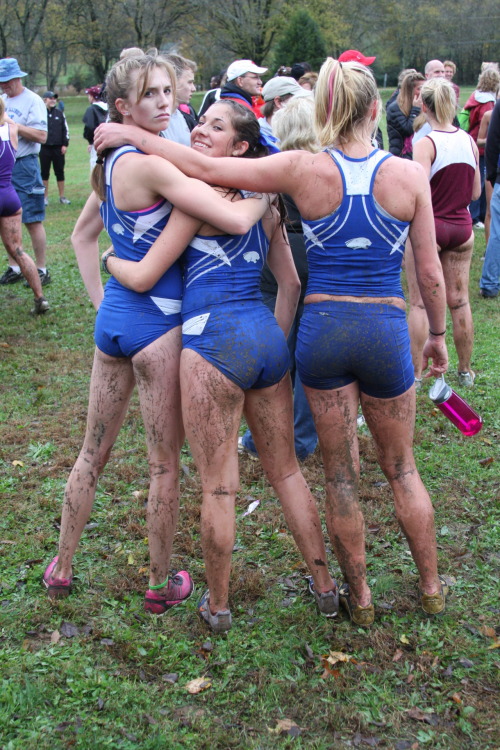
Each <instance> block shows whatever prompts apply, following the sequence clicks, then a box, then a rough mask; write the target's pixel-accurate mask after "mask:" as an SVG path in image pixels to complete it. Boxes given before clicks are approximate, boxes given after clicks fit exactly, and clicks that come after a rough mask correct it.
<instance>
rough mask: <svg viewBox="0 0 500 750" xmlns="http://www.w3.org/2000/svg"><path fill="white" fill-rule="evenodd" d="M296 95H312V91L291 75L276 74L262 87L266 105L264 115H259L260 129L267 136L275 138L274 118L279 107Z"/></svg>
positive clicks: (263, 110)
mask: <svg viewBox="0 0 500 750" xmlns="http://www.w3.org/2000/svg"><path fill="white" fill-rule="evenodd" d="M295 96H304V97H309V98H311V97H312V92H311V91H309V90H308V89H304V88H302V86H300V85H299V84H298V83H297V81H296V80H295V78H292V77H291V76H275V77H274V78H271V80H270V81H268V82H267V83H266V84H265V86H264V88H263V89H262V98H263V99H264V106H263V107H262V117H259V125H260V130H261V132H262V133H264V134H265V135H266V136H269V137H271V138H274V134H273V127H272V122H271V121H272V118H273V115H274V113H275V112H277V111H278V109H282V107H284V106H285V104H286V102H287V101H288V100H289V99H292V98H293V97H295Z"/></svg>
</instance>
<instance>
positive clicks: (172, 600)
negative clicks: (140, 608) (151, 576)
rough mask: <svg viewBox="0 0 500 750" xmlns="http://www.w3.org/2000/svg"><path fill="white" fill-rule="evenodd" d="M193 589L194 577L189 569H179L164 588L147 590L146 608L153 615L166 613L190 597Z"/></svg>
mask: <svg viewBox="0 0 500 750" xmlns="http://www.w3.org/2000/svg"><path fill="white" fill-rule="evenodd" d="M193 591H194V583H193V579H192V578H191V576H190V575H189V573H188V572H187V570H179V572H178V573H176V574H175V575H174V576H171V577H170V578H169V579H168V584H167V586H165V588H164V589H163V590H160V591H154V590H153V589H148V590H147V591H146V597H145V599H144V609H145V610H146V612H150V613H151V614H152V615H164V614H165V612H166V611H167V610H168V609H170V608H171V607H174V606H175V605H176V604H181V603H182V602H185V601H186V600H187V599H189V597H190V596H191V594H192V593H193Z"/></svg>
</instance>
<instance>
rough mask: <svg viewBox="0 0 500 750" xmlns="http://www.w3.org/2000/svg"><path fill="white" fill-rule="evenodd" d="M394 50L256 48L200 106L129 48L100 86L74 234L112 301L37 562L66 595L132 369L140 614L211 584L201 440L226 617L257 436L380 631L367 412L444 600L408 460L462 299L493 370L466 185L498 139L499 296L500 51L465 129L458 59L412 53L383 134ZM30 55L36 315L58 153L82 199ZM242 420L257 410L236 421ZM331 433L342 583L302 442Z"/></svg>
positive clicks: (173, 75) (466, 328)
mask: <svg viewBox="0 0 500 750" xmlns="http://www.w3.org/2000/svg"><path fill="white" fill-rule="evenodd" d="M374 61H375V58H374V57H367V56H365V55H363V54H362V53H361V52H359V51H357V50H347V51H346V52H344V53H343V54H342V55H340V56H339V59H338V60H336V59H333V58H327V60H326V61H325V62H324V64H323V65H322V67H321V70H320V71H319V74H317V73H315V72H314V71H312V70H311V69H310V66H308V65H307V63H297V64H296V65H295V66H291V67H290V68H286V67H283V68H280V69H279V70H278V72H277V74H276V76H274V77H272V78H270V79H269V80H268V81H267V83H266V84H265V85H263V81H262V76H264V75H265V74H266V73H267V72H268V71H267V69H266V68H263V67H260V66H258V65H256V64H255V63H254V62H253V61H251V60H236V61H234V62H233V63H232V64H231V65H229V67H228V69H227V71H226V72H225V75H224V77H223V78H219V79H217V80H213V84H214V85H213V87H212V89H211V90H210V91H209V92H208V93H207V95H206V96H205V99H204V101H203V103H202V106H201V109H200V111H199V113H198V115H197V114H196V113H195V111H194V110H193V108H192V107H191V105H190V100H191V96H192V94H193V92H194V90H195V87H194V76H195V73H196V64H195V63H194V62H193V61H191V60H188V59H187V58H184V57H182V56H180V55H176V54H175V55H165V56H162V55H159V54H158V53H157V52H156V50H149V51H148V52H143V51H142V50H140V49H137V48H132V49H128V50H124V51H123V52H122V55H121V57H120V60H119V61H118V62H117V63H115V65H114V66H113V67H112V69H111V70H110V72H109V74H108V76H107V78H106V82H105V85H104V86H101V85H99V86H94V87H91V88H90V89H88V90H87V94H88V97H89V107H88V109H87V110H86V112H85V114H84V118H83V121H84V125H85V130H84V137H85V138H86V139H87V141H88V143H89V151H90V158H91V167H92V187H93V192H92V194H91V195H90V197H89V199H88V201H87V203H86V205H85V207H84V209H83V211H82V213H81V215H80V218H79V219H78V222H77V224H76V226H75V229H74V232H73V236H72V242H73V246H74V249H75V252H76V256H77V261H78V265H79V268H80V271H81V274H82V278H83V281H84V283H85V286H86V288H87V291H88V293H89V296H90V299H91V300H92V302H93V304H94V307H95V308H96V312H97V317H96V325H95V343H96V349H95V356H94V365H93V370H92V375H91V385H90V397H89V407H88V421H87V429H86V434H85V439H84V443H83V447H82V449H81V452H80V455H79V457H78V459H77V461H76V463H75V466H74V467H73V470H72V472H71V474H70V476H69V479H68V482H67V485H66V491H65V496H64V502H63V510H62V518H61V531H60V540H59V550H58V554H57V555H56V557H54V558H53V560H52V561H51V562H50V563H49V565H48V566H47V568H46V570H45V573H44V575H43V583H44V584H45V586H46V588H47V590H48V593H49V596H51V597H53V598H58V597H64V596H67V595H68V594H69V593H70V592H71V589H72V584H73V571H72V563H73V557H74V554H75V551H76V548H77V545H78V543H79V540H80V538H81V535H82V533H83V530H84V527H85V524H86V523H87V521H88V518H89V516H90V513H91V510H92V504H93V501H94V497H95V491H96V486H97V481H98V477H99V475H100V473H101V472H102V471H103V469H104V467H105V465H106V462H107V460H108V458H109V455H110V452H111V449H112V447H113V444H114V442H115V440H116V437H117V435H118V432H119V430H120V427H121V425H122V423H123V420H124V418H125V415H126V412H127V408H128V404H129V400H130V396H131V393H132V390H133V388H134V386H135V385H137V388H138V392H139V399H140V403H141V412H142V417H143V421H144V426H145V435H146V445H147V450H148V459H149V467H150V488H149V496H148V504H147V524H148V542H149V552H150V572H149V582H148V588H147V591H146V594H145V601H144V607H145V610H146V611H148V612H150V613H153V614H163V613H165V612H166V611H168V609H169V608H171V607H172V606H174V605H176V604H179V603H181V602H183V601H186V600H187V599H188V598H189V597H190V596H191V594H192V592H193V590H194V582H193V580H192V578H191V576H190V574H189V572H188V571H186V570H182V571H178V572H175V573H174V574H172V575H171V574H170V557H171V553H172V546H173V540H174V534H175V528H176V523H177V518H178V509H179V455H180V450H181V447H182V443H183V441H184V437H185V436H186V437H187V439H188V442H189V446H190V449H191V452H192V455H193V458H194V461H195V463H196V466H197V469H198V471H199V474H200V478H201V484H202V500H201V541H202V549H203V557H204V562H205V572H206V580H207V584H208V589H207V591H206V592H205V593H204V594H203V595H202V596H201V599H200V601H199V604H198V612H199V615H200V617H201V618H202V620H203V621H204V622H206V623H207V625H208V626H209V627H210V628H211V629H212V630H213V631H214V632H218V633H223V632H226V631H227V630H229V629H230V627H231V626H232V616H231V610H230V602H229V598H228V597H229V595H228V590H229V575H230V568H231V553H232V549H233V546H234V538H235V499H236V493H237V491H238V485H239V478H238V477H239V475H238V451H239V450H240V451H241V450H248V451H250V452H253V453H256V454H258V456H259V459H260V461H261V463H262V467H263V469H264V472H265V474H266V476H267V478H268V480H269V482H270V483H271V485H272V486H273V488H274V490H275V492H276V494H277V496H278V498H279V500H280V503H281V506H282V509H283V513H284V516H285V519H286V522H287V525H288V527H289V529H290V531H291V533H292V535H293V537H294V540H295V542H296V544H297V547H298V549H299V551H300V553H301V554H302V556H303V558H304V561H305V563H306V565H307V567H308V570H309V576H308V588H309V591H310V593H311V595H312V597H313V599H314V601H315V603H316V605H317V608H318V610H319V612H320V613H321V614H323V615H325V616H326V617H335V616H336V615H337V612H338V609H339V604H342V606H343V607H344V608H345V610H346V612H347V613H348V615H349V617H350V618H351V620H352V621H353V622H354V623H355V624H357V625H360V626H363V627H369V626H370V625H371V624H372V623H373V622H374V618H375V607H374V602H373V600H372V595H371V591H370V588H369V585H368V581H367V575H366V553H365V524H364V519H363V514H362V508H361V504H360V501H359V492H358V485H359V472H360V465H359V464H360V461H359V445H358V430H357V427H358V416H359V411H360V410H361V412H362V414H363V417H364V419H365V420H366V424H367V426H368V428H369V430H370V432H371V434H372V437H373V440H374V443H375V447H376V452H377V457H378V460H379V464H380V467H381V469H382V471H383V472H384V474H385V476H386V478H387V480H388V482H389V485H390V487H391V490H392V493H393V498H394V506H395V511H396V516H397V519H398V522H399V524H400V527H401V530H402V532H403V534H404V535H405V537H406V539H407V541H408V545H409V548H410V551H411V554H412V557H413V560H414V562H415V565H416V568H417V570H418V574H419V584H418V585H419V591H420V603H421V606H422V608H423V610H424V612H425V613H426V614H428V615H437V614H441V613H442V612H443V611H444V609H445V605H446V596H447V593H448V587H447V585H446V582H445V580H444V578H443V577H442V576H440V575H439V573H438V567H437V545H436V533H435V528H434V513H433V508H432V503H431V500H430V497H429V494H428V492H427V490H426V488H425V487H424V485H423V483H422V480H421V478H420V476H419V473H418V470H417V467H416V464H415V459H414V456H413V431H414V422H415V411H416V392H417V390H418V388H419V387H420V386H421V382H422V376H423V372H424V371H427V373H426V376H427V377H429V376H434V377H438V376H441V375H442V374H444V373H445V372H446V371H447V368H448V354H447V348H446V343H445V333H446V305H447V304H448V306H449V308H450V312H451V318H452V323H453V338H454V343H455V346H456V349H457V355H458V370H459V372H458V377H459V382H460V384H461V385H463V386H469V387H470V386H473V384H474V378H475V374H474V372H473V371H472V369H471V358H472V346H473V325H472V315H471V310H470V303H469V289H468V287H469V269H470V263H471V257H472V251H473V245H474V232H473V219H474V217H473V216H472V215H471V212H470V211H469V205H470V204H471V202H472V201H475V200H477V199H479V198H480V194H481V172H482V171H483V170H482V163H481V151H480V150H478V146H479V149H481V148H484V146H485V165H486V176H487V179H488V180H489V181H490V182H491V183H495V187H494V189H493V191H492V198H491V232H490V236H489V241H488V247H487V252H486V259H485V265H484V269H483V277H482V279H481V293H482V294H483V296H487V297H493V296H496V295H497V294H498V271H499V251H498V248H499V244H500V198H499V195H500V193H499V191H498V190H497V188H499V186H500V176H499V177H498V178H497V167H498V155H499V151H500V135H499V134H500V110H499V105H498V104H497V105H496V106H495V109H494V110H493V112H492V111H491V110H492V109H493V104H494V98H496V93H497V92H498V88H499V84H500V75H499V74H498V69H497V68H496V67H495V66H494V65H492V64H488V66H487V67H486V68H485V70H484V71H482V73H481V75H480V78H479V83H478V89H477V90H476V92H475V93H474V95H473V96H472V97H471V98H470V99H469V100H468V102H467V103H466V106H465V109H467V110H470V117H469V122H470V127H469V132H466V131H465V130H464V129H460V128H459V127H458V125H457V120H456V118H457V112H458V94H459V91H458V87H457V86H456V85H455V84H453V82H452V78H453V76H454V75H455V73H456V66H455V65H454V63H453V62H452V61H445V62H444V63H442V62H441V61H439V60H431V61H429V62H428V63H427V65H426V66H425V73H424V74H421V73H419V72H418V71H417V70H415V69H407V70H405V71H402V74H401V76H400V78H399V82H398V89H397V91H396V92H395V93H394V94H393V96H392V97H391V99H390V100H389V102H388V105H387V130H388V137H389V151H384V150H383V148H382V145H383V144H382V133H381V131H380V129H379V121H380V117H381V113H382V103H381V99H380V95H379V92H378V89H377V84H376V81H375V78H374V75H373V72H372V70H371V68H370V66H371V65H372V64H373V62H374ZM25 75H26V74H25V73H23V72H22V71H21V70H20V68H19V65H18V63H17V61H16V60H14V59H13V58H7V59H4V60H1V61H0V82H1V84H2V87H3V89H4V93H5V94H6V100H5V109H6V113H7V116H5V117H4V116H3V113H1V111H0V135H1V138H2V143H3V144H5V145H4V149H3V152H2V155H1V158H0V164H1V166H2V167H3V176H4V178H5V180H8V181H9V182H10V180H11V179H12V184H13V185H14V188H16V190H17V194H18V195H19V199H18V202H17V203H16V201H15V200H14V199H13V197H12V195H11V199H12V204H11V205H10V204H9V205H8V207H7V208H5V204H4V208H3V213H2V216H1V217H0V233H1V236H2V239H3V241H4V244H5V245H6V249H7V251H8V254H9V258H10V261H9V262H10V265H9V269H8V270H7V272H6V273H5V274H4V276H3V277H2V278H1V279H0V283H2V284H5V283H13V282H14V281H17V280H18V278H20V277H21V275H24V276H25V277H26V279H27V280H28V283H29V284H30V286H31V287H32V289H33V292H34V295H35V312H37V313H40V312H45V310H46V309H48V303H47V301H46V300H45V299H44V297H43V295H41V285H42V284H44V283H48V282H49V281H50V275H49V274H48V271H47V269H46V266H45V255H44V252H45V244H44V243H45V233H44V230H43V223H42V222H43V218H44V217H43V209H44V203H45V205H46V204H47V193H46V189H47V184H48V180H49V172H50V166H51V164H53V166H54V171H55V174H56V179H57V183H58V190H59V196H60V201H61V203H68V202H69V201H68V199H67V198H66V197H65V193H64V154H65V150H66V148H67V146H68V143H69V133H68V132H67V126H66V124H65V118H64V113H63V112H61V110H60V109H57V107H56V105H57V96H56V95H55V94H54V92H52V91H47V92H46V94H45V95H44V97H43V101H42V100H41V99H40V97H37V95H36V94H34V93H33V92H30V91H29V90H28V89H26V88H25V87H24V86H23V85H22V80H21V79H22V78H23V77H24V76H25ZM495 82H496V83H495ZM495 86H496V88H495ZM493 91H494V92H495V97H493V98H492V92H493ZM486 94H487V96H486ZM38 99H40V102H41V103H42V106H43V108H44V109H45V112H44V111H43V109H42V107H40V105H39V102H38ZM24 100H27V101H29V105H28V104H26V105H24V109H23V107H22V106H21V105H22V102H24ZM490 104H491V106H489V105H490ZM56 110H57V111H56ZM33 112H35V113H36V114H33ZM22 113H24V114H22ZM28 114H29V116H30V117H31V119H28ZM486 115H487V116H488V117H487V119H486V120H485V119H484V118H485V117H486ZM105 120H107V122H105ZM15 122H17V123H18V124H17V125H16V124H15ZM47 122H49V123H52V125H51V128H49V133H52V136H51V137H50V138H47ZM476 126H477V127H476ZM487 126H489V132H488V137H487V139H486V127H487ZM159 136H160V137H159ZM17 138H19V142H21V139H24V146H25V147H27V148H28V149H29V151H28V153H26V154H24V152H21V156H19V150H20V146H19V147H18V148H19V150H18V155H17V159H16V161H15V162H14V153H15V148H16V139H17ZM46 138H47V140H46ZM478 140H479V141H480V142H479V143H478V144H476V142H477V141H478ZM40 144H44V145H43V146H42V152H41V154H40V162H41V165H42V172H41V178H40V180H39V183H40V184H39V188H38V190H37V189H36V183H34V184H35V187H34V188H32V189H29V190H27V189H26V182H27V179H28V177H27V176H26V174H25V171H26V170H29V171H30V178H31V180H32V181H36V180H37V179H38V177H39V174H40V173H39V166H38V157H37V151H38V150H39V147H40ZM7 146H8V147H7ZM241 159H245V163H244V168H243V169H242V162H241ZM21 160H22V163H21ZM495 160H496V161H495ZM18 163H19V164H20V167H19V168H18V170H17V171H18V172H20V174H17V175H16V167H17V166H18ZM9 164H10V167H9ZM21 167H22V169H23V170H24V172H22V171H21ZM9 168H10V172H9ZM37 170H38V171H37ZM15 177H16V178H17V183H16V182H15V181H14V178H15ZM497 179H498V181H497ZM5 180H4V182H5ZM23 180H24V182H23ZM23 184H24V193H23V192H22V191H21V192H20V189H21V188H22V187H23ZM132 184H133V185H134V190H133V191H131V190H130V189H129V186H130V185H132ZM18 185H19V186H20V189H18ZM451 188H453V189H451ZM14 193H15V191H14ZM23 196H24V198H23ZM16 197H17V196H16ZM19 200H20V203H19ZM23 200H24V201H25V202H23ZM21 204H22V207H23V213H22V221H23V223H25V224H26V226H27V228H28V231H29V233H30V235H31V239H32V242H33V248H34V251H35V255H36V259H37V266H38V274H37V273H36V268H35V264H34V263H33V261H32V260H31V259H30V258H29V256H27V255H26V253H24V252H23V250H22V247H21V246H20V242H19V247H16V246H12V245H8V244H7V242H6V239H5V236H6V235H7V231H6V230H4V227H6V226H7V223H8V224H9V225H10V224H12V225H13V224H14V221H15V224H16V226H18V230H19V233H20V226H21V209H20V205H21ZM479 216H480V215H479ZM103 229H105V230H106V231H107V233H108V235H109V236H110V238H111V241H112V247H111V248H110V249H109V250H107V251H106V252H105V253H104V254H103V257H102V264H103V268H104V270H105V271H106V272H107V273H109V274H111V278H110V280H109V281H108V282H107V284H106V286H105V288H104V289H103V286H102V282H101V275H100V270H99V256H98V237H99V235H100V233H101V232H102V231H103ZM42 237H43V239H44V242H42ZM37 251H38V254H37ZM15 261H17V264H16V263H15ZM403 261H404V265H405V271H406V277H407V281H408V288H409V303H410V312H409V320H408V322H407V319H406V303H405V299H404V293H403V288H402V284H401V271H402V267H403ZM14 277H15V278H14ZM37 295H38V296H37ZM44 305H45V307H44ZM42 307H43V309H42ZM37 308H40V309H37ZM243 416H244V417H245V419H246V423H247V425H248V430H247V432H246V433H245V434H244V435H243V436H242V437H241V438H239V432H240V424H241V419H242V417H243ZM318 441H319V446H320V451H321V456H322V460H323V465H324V471H325V487H326V507H325V518H326V525H327V531H328V536H329V539H330V543H331V545H332V548H333V550H334V553H335V558H336V559H335V563H336V565H338V568H339V570H340V574H341V576H342V581H340V580H339V581H338V582H337V581H336V580H335V578H334V577H332V575H331V574H330V564H329V561H328V559H327V553H326V548H325V542H324V538H323V532H322V527H321V521H320V514H319V511H318V508H317V505H316V502H315V499H314V497H313V495H312V494H311V492H310V490H309V487H308V486H307V483H306V482H305V480H304V477H303V474H302V472H301V468H300V465H299V463H298V460H297V457H299V458H300V459H303V458H305V457H306V456H307V455H309V454H310V453H312V452H313V451H314V450H315V447H316V444H317V442H318Z"/></svg>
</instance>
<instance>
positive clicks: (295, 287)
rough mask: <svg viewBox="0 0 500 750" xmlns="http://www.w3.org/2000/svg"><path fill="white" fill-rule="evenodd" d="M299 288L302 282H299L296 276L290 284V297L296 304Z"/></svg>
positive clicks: (298, 297) (300, 288)
mask: <svg viewBox="0 0 500 750" xmlns="http://www.w3.org/2000/svg"><path fill="white" fill-rule="evenodd" d="M301 290H302V284H301V283H300V279H299V277H298V276H297V278H296V279H294V282H293V284H292V285H291V294H292V299H294V300H295V302H296V304H298V302H299V299H300V292H301Z"/></svg>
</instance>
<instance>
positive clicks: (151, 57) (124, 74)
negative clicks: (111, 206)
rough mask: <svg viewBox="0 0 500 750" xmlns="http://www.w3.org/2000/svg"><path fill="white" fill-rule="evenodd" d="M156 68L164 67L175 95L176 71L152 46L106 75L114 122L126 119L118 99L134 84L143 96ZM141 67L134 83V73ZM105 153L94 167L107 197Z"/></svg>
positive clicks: (94, 181) (98, 190) (95, 181)
mask: <svg viewBox="0 0 500 750" xmlns="http://www.w3.org/2000/svg"><path fill="white" fill-rule="evenodd" d="M154 68H162V69H163V70H164V71H165V73H167V75H168V76H169V78H170V82H171V86H172V93H173V95H174V99H175V71H174V69H173V67H172V66H171V65H170V63H169V62H167V60H165V58H163V57H161V56H160V55H158V52H157V51H156V49H151V50H148V52H147V53H145V54H143V55H141V56H134V55H132V56H129V57H124V58H122V59H121V60H118V62H116V63H115V64H114V65H113V67H112V68H111V70H110V71H109V73H108V75H107V78H106V96H107V102H108V113H109V119H110V121H111V122H123V117H122V115H121V114H120V112H119V111H118V110H117V108H116V100H117V99H127V98H128V96H129V95H130V93H131V91H132V88H133V86H136V88H137V100H138V101H139V99H142V97H143V96H144V94H145V93H146V89H147V88H148V84H149V79H150V76H151V73H152V71H153V70H154ZM136 71H139V75H138V76H137V78H136V80H135V82H134V83H132V74H133V73H135V72H136ZM104 155H105V154H101V155H100V156H99V158H98V161H97V164H96V166H95V167H94V169H93V171H92V177H91V180H90V182H91V185H92V188H93V189H94V190H95V192H96V193H97V195H98V196H99V198H100V199H101V200H102V201H103V200H106V188H105V179H104V164H103V159H102V157H103V156H104Z"/></svg>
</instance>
